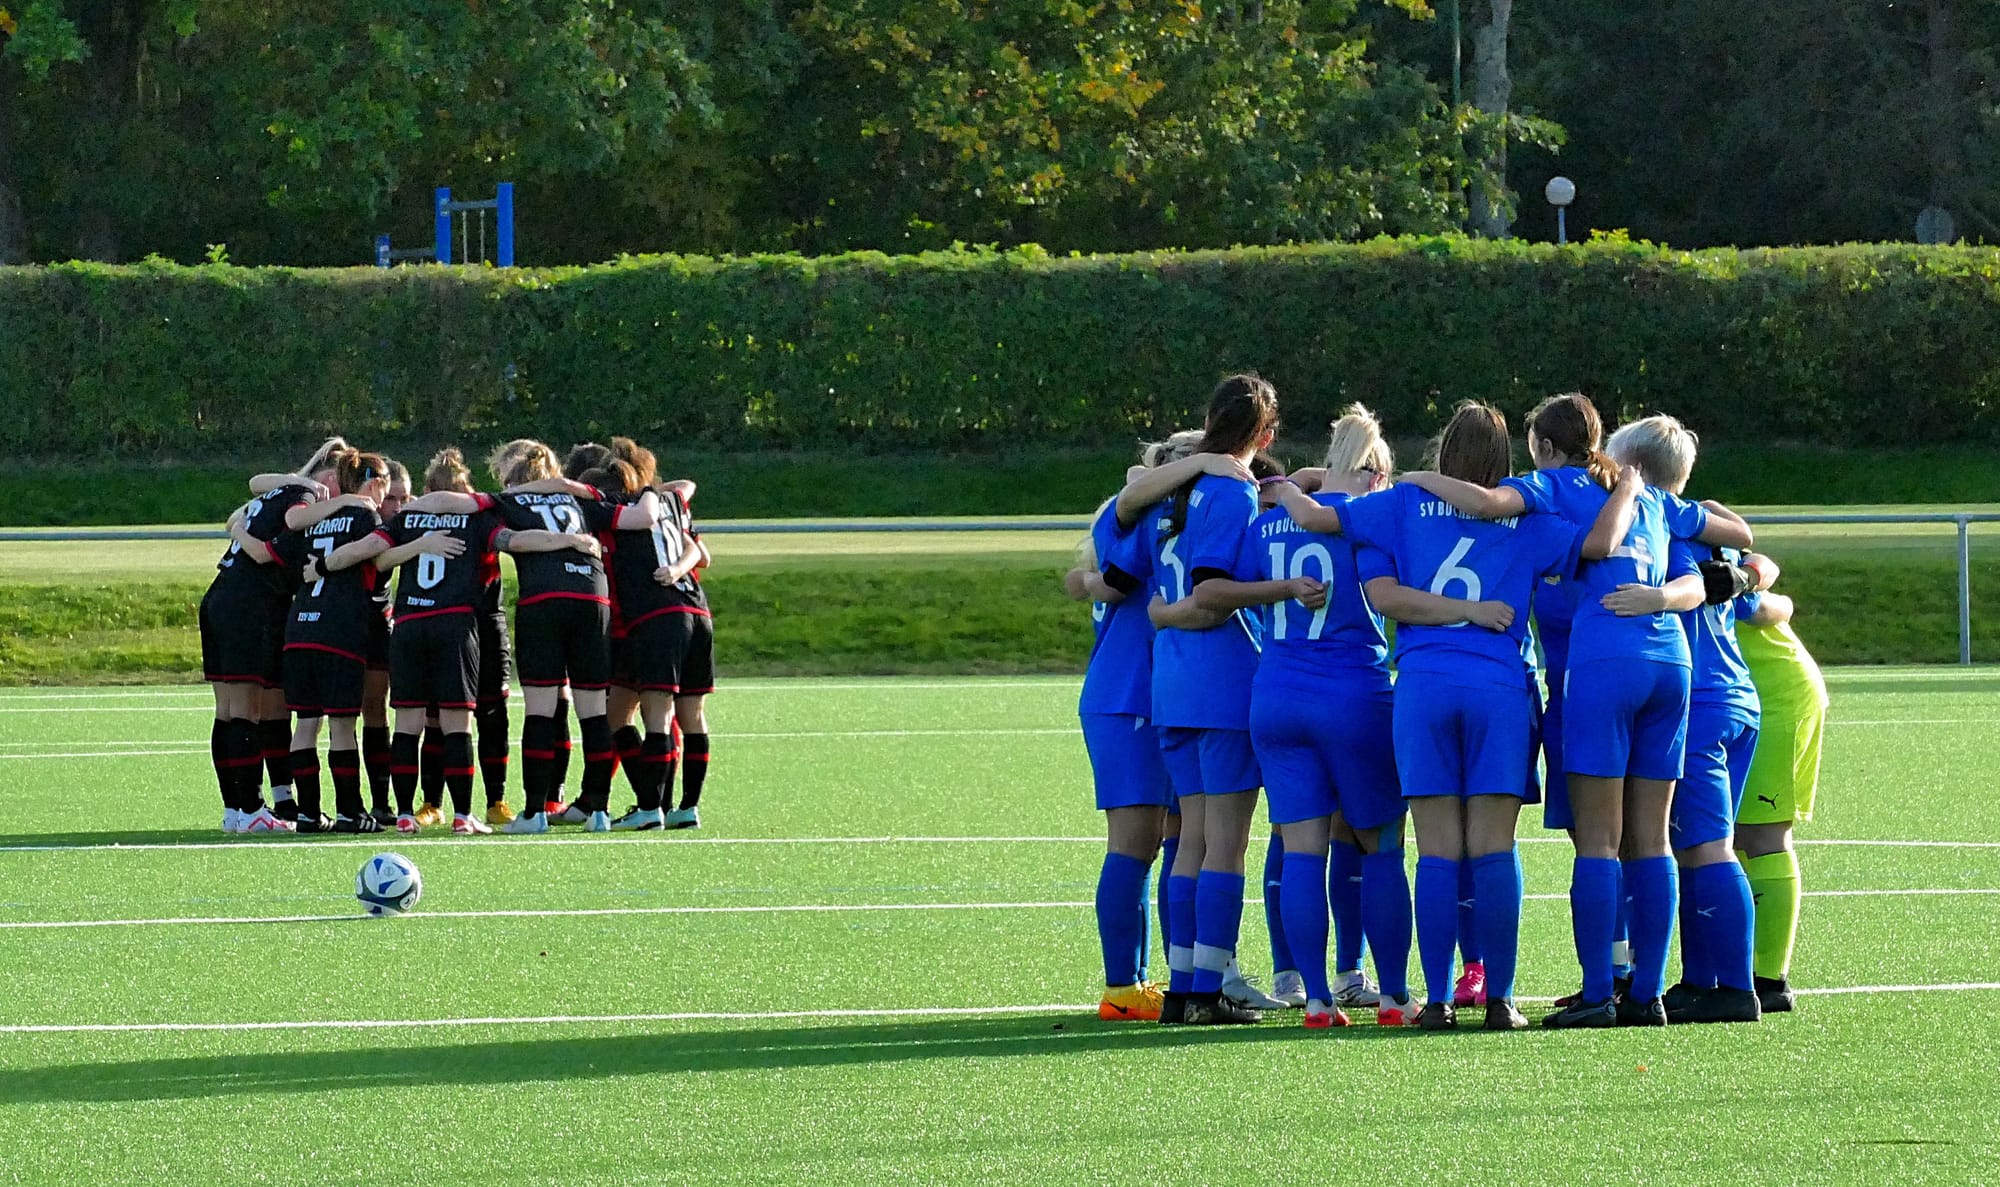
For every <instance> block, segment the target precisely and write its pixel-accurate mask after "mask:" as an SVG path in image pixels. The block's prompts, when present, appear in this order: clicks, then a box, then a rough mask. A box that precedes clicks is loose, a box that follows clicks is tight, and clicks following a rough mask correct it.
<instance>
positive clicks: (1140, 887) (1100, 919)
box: [1097, 853, 1151, 985]
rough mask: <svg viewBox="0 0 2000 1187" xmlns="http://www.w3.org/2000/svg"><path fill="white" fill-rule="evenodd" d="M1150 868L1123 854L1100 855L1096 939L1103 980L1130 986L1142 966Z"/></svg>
mask: <svg viewBox="0 0 2000 1187" xmlns="http://www.w3.org/2000/svg"><path fill="white" fill-rule="evenodd" d="M1150 869H1151V867H1150V866H1148V865H1147V864H1146V863H1145V862H1143V861H1140V860H1139V859H1138V858H1136V857H1127V856H1126V855H1125V854H1123V853H1107V854H1105V855H1104V868H1103V870H1102V871H1100V872H1099V873H1098V875H1097V940H1098V943H1099V944H1100V945H1101V946H1102V947H1103V949H1104V983H1105V984H1106V985H1130V984H1133V983H1134V982H1136V981H1138V980H1139V973H1140V970H1141V969H1142V968H1143V967H1144V966H1145V948H1146V875H1147V873H1148V872H1149V871H1150Z"/></svg>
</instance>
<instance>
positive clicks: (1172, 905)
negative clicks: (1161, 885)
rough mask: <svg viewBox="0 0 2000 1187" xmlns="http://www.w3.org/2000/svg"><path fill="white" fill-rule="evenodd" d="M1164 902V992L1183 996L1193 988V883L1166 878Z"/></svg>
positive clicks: (1180, 878) (1180, 879)
mask: <svg viewBox="0 0 2000 1187" xmlns="http://www.w3.org/2000/svg"><path fill="white" fill-rule="evenodd" d="M1166 900H1167V925H1168V930H1167V936H1168V941H1167V990H1168V992H1170V993H1187V992H1190V991H1191V990H1193V988H1194V879H1193V878H1185V877H1182V876H1180V875H1178V874H1175V875H1173V876H1171V877H1169V878H1168V879H1167V893H1166Z"/></svg>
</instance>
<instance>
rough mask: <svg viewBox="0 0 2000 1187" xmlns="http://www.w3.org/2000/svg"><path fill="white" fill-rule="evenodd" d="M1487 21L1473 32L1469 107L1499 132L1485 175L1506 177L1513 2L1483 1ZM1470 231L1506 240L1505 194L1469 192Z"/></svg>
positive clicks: (1508, 208)
mask: <svg viewBox="0 0 2000 1187" xmlns="http://www.w3.org/2000/svg"><path fill="white" fill-rule="evenodd" d="M1485 17H1486V19H1485V20H1484V21H1482V22H1480V23H1478V24H1475V25H1474V26H1473V28H1472V105H1473V106H1474V107H1476V108H1478V109H1479V110H1480V111H1481V112H1482V113H1484V114H1485V115H1486V116H1487V119H1488V121H1489V126H1490V127H1494V128H1497V129H1499V131H1498V132H1497V133H1496V134H1495V135H1493V136H1492V137H1491V144H1492V147H1491V151H1490V152H1489V153H1488V155H1487V156H1486V158H1485V162H1484V163H1485V166H1486V169H1487V172H1488V173H1489V174H1490V175H1491V176H1493V177H1496V178H1504V177H1505V176H1507V137H1506V132H1505V128H1506V121H1507V116H1508V101H1509V100H1510V99H1511V98H1512V97H1513V94H1514V80H1513V77H1512V76H1511V75H1510V74H1509V73H1508V70H1507V30H1508V26H1509V25H1510V24H1511V23H1512V21H1513V19H1514V0H1486V2H1485ZM1471 202H1472V228H1473V230H1475V231H1478V232H1479V233H1480V234H1482V235H1485V236H1488V237H1489V238H1493V239H1505V238H1506V237H1507V229H1508V227H1510V226H1511V225H1512V224H1513V221H1514V212H1513V209H1512V207H1513V203H1512V202H1511V201H1510V200H1509V199H1508V197H1507V195H1506V194H1504V193H1500V194H1495V193H1493V192H1491V191H1490V190H1488V189H1487V188H1485V187H1481V186H1475V187H1473V189H1472V192H1471Z"/></svg>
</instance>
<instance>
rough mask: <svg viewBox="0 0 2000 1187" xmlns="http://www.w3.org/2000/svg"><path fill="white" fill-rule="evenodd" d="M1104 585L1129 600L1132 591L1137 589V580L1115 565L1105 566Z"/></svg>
mask: <svg viewBox="0 0 2000 1187" xmlns="http://www.w3.org/2000/svg"><path fill="white" fill-rule="evenodd" d="M1104 584H1106V585H1108V586H1110V587H1111V588H1113V589H1115V590H1117V591H1118V592H1119V593H1122V594H1124V595H1125V596H1126V597H1128V598H1129V597H1131V596H1132V593H1133V591H1135V590H1137V589H1138V588H1139V579H1138V578H1137V577H1134V576H1132V574H1130V573H1127V572H1126V571H1125V570H1123V569H1121V568H1119V567H1118V566H1117V565H1106V566H1104Z"/></svg>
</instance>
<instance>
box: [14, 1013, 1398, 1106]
mask: <svg viewBox="0 0 2000 1187" xmlns="http://www.w3.org/2000/svg"><path fill="white" fill-rule="evenodd" d="M1413 1037H1414V1036H1410V1035H1408V1034H1405V1033H1402V1032H1392V1031H1389V1030H1385V1029H1381V1028H1377V1027H1372V1026H1371V1027H1356V1028H1354V1029H1352V1030H1349V1031H1345V1032H1340V1034H1339V1037H1337V1038H1336V1037H1332V1036H1328V1035H1325V1034H1319V1033H1312V1034H1308V1033H1307V1032H1305V1031H1303V1030H1301V1029H1300V1028H1299V1027H1298V1026H1296V1025H1289V1026H1288V1025H1275V1024H1273V1025H1265V1026H1245V1027H1227V1028H1217V1029H1200V1030H1188V1029H1164V1028H1161V1027H1158V1026H1143V1025H1138V1026H1135V1025H1129V1024H1127V1025H1119V1024H1113V1023H1100V1022H1098V1021H1096V1020H1095V1019H1083V1018H1076V1017H1069V1018H1064V1017H1062V1016H1059V1015H1032V1016H1022V1017H1008V1018H961V1019H937V1020H926V1021H922V1022H914V1023H910V1022H886V1023H871V1024H844V1025H818V1024H812V1023H808V1024H805V1025H801V1026H797V1027H795V1028H792V1029H779V1028H777V1027H744V1028H735V1029H727V1030H710V1029H703V1030H700V1031H694V1032H685V1033H669V1034H629V1035H615V1036H597V1037H582V1038H553V1037H551V1038H539V1039H510V1040H506V1041H499V1042H482V1043H458V1044H439V1045H424V1046H387V1045H384V1046H370V1047H364V1048H358V1049H347V1050H339V1051H284V1052H266V1053H250V1052H242V1053H232V1054H225V1055H213V1056H199V1057H191V1058H180V1059H144V1060H133V1061H129V1062H86V1063H72V1064H64V1065H61V1066H57V1067H43V1068H31V1069H20V1070H0V1100H6V1101H17V1102H30V1101H33V1102H60V1101H133V1100H182V1099H190V1098H199V1097H211V1096H234V1095H251V1094H261V1093H297V1092H327V1091H334V1090H340V1089H355V1088H378V1087H414V1086H419V1085H435V1084H511V1083H516V1082H524V1081H535V1080H604V1079H615V1078H620V1077H626V1076H652V1075H664V1074H669V1073H676V1072H717V1071H720V1072H728V1071H746V1070H749V1071H761V1070H772V1069H783V1068H806V1067H843V1066H859V1065H873V1064H894V1063H905V1062H910V1061H914V1060H929V1059H970V1058H982V1057H1009V1056H1017V1055H1037V1056H1042V1055H1061V1054H1064V1053H1078V1052H1093V1051H1104V1050H1129V1049H1133V1048H1141V1049H1156V1048H1167V1047H1197V1046H1210V1045H1223V1044H1227V1045H1236V1044H1244V1043H1250V1044H1262V1043H1278V1042H1313V1043H1328V1042H1333V1043H1345V1042H1351V1041H1363V1042H1366V1041H1371V1040H1383V1039H1389V1040H1395V1039H1401V1040H1403V1041H1411V1040H1412V1038H1413ZM1416 1041H1423V1040H1416ZM1432 1041H1435V1040H1432Z"/></svg>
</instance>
